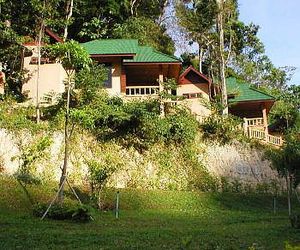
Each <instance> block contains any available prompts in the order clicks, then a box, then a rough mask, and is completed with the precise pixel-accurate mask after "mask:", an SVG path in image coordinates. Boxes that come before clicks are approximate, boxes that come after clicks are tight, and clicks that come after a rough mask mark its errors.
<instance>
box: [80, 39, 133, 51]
mask: <svg viewBox="0 0 300 250" xmlns="http://www.w3.org/2000/svg"><path fill="white" fill-rule="evenodd" d="M81 46H83V47H84V48H85V49H86V50H87V52H88V53H89V54H90V55H114V54H136V51H137V49H138V46H139V44H138V40H134V39H103V40H94V41H90V42H87V43H82V44H81Z"/></svg>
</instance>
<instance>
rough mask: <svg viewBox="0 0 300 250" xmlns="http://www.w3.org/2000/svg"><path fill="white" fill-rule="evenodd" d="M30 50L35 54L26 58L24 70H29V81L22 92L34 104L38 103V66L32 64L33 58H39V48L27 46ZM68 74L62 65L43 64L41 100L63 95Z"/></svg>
mask: <svg viewBox="0 0 300 250" xmlns="http://www.w3.org/2000/svg"><path fill="white" fill-rule="evenodd" d="M27 48H28V49H30V50H32V52H33V54H32V56H31V57H25V59H24V69H27V70H28V71H29V72H28V76H29V78H30V79H29V81H28V82H27V83H25V84H24V85H23V89H22V92H23V93H24V94H27V95H28V97H29V98H30V99H31V100H32V102H35V101H36V93H37V75H38V74H37V67H38V65H37V64H30V61H31V58H32V57H37V56H38V53H37V47H36V46H27ZM66 77H67V74H66V72H65V70H64V68H63V67H62V65H61V64H60V63H51V64H41V66H40V81H39V99H40V101H42V100H43V97H44V96H45V94H48V93H51V92H54V93H63V92H64V90H65V85H64V81H65V80H66Z"/></svg>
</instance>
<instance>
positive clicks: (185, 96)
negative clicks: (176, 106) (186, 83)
mask: <svg viewBox="0 0 300 250" xmlns="http://www.w3.org/2000/svg"><path fill="white" fill-rule="evenodd" d="M183 96H184V98H186V99H194V98H200V97H202V93H185V94H183Z"/></svg>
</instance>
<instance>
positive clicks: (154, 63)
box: [123, 62, 181, 65]
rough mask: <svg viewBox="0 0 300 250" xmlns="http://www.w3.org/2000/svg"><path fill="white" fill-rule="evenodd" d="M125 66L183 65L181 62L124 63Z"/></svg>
mask: <svg viewBox="0 0 300 250" xmlns="http://www.w3.org/2000/svg"><path fill="white" fill-rule="evenodd" d="M123 64H124V65H146V64H147V65H149V64H150V65H151V64H152V65H157V64H168V65H170V64H172V65H181V62H124V63H123Z"/></svg>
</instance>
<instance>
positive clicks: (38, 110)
mask: <svg viewBox="0 0 300 250" xmlns="http://www.w3.org/2000/svg"><path fill="white" fill-rule="evenodd" d="M43 30H44V22H43V21H41V23H40V27H39V34H38V44H37V53H38V64H37V77H36V122H37V123H39V122H40V119H41V111H40V94H39V85H40V71H41V43H42V36H43Z"/></svg>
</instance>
